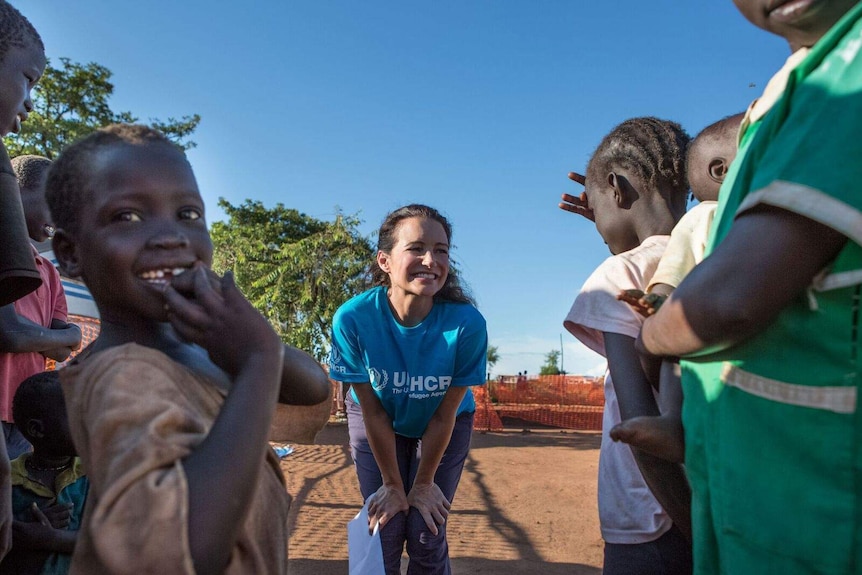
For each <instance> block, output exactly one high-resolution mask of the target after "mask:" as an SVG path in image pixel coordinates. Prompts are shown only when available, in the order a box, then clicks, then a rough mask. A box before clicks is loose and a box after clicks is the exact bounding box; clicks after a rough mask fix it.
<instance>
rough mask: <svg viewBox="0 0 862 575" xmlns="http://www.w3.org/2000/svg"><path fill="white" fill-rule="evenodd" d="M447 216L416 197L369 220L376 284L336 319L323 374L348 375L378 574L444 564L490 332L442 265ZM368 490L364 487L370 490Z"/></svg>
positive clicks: (354, 448) (351, 422) (430, 570)
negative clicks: (376, 221)
mask: <svg viewBox="0 0 862 575" xmlns="http://www.w3.org/2000/svg"><path fill="white" fill-rule="evenodd" d="M451 236H452V228H451V226H450V225H449V222H448V221H447V220H446V218H444V217H443V216H442V215H441V214H440V213H439V212H438V211H437V210H435V209H433V208H430V207H428V206H423V205H418V204H413V205H409V206H405V207H403V208H400V209H397V210H395V211H394V212H392V213H390V214H389V215H388V216H386V219H385V220H384V221H383V224H382V225H381V226H380V230H379V232H378V242H377V259H376V261H375V262H374V264H373V265H372V282H373V285H374V286H375V287H373V288H371V289H370V290H368V291H366V292H364V293H361V294H359V295H357V296H355V297H353V298H352V299H350V300H349V301H348V302H347V303H345V304H344V305H342V306H341V308H339V310H338V311H337V312H336V314H335V318H334V320H333V336H332V354H331V365H330V377H332V378H333V379H335V380H338V381H341V382H344V383H349V384H351V385H352V390H351V392H350V394H349V395H348V397H347V398H346V401H345V403H346V409H347V421H348V427H349V432H350V447H351V452H352V455H353V461H354V463H355V464H356V473H357V475H358V476H359V487H360V490H361V491H362V496H363V498H365V499H366V500H368V515H369V520H370V521H371V522H372V524H373V523H374V522H376V521H379V522H380V536H381V542H382V544H383V560H384V564H385V565H386V573H387V575H394V574H399V573H400V572H401V553H402V551H403V549H404V543H405V542H406V543H407V553H408V555H409V556H410V562H411V563H410V565H411V566H410V573H415V574H446V575H448V574H449V573H451V568H450V565H449V547H448V544H447V542H446V518H447V516H448V515H449V509H450V505H451V502H452V498H453V496H454V495H455V489H456V488H457V486H458V481H459V480H460V478H461V470H462V469H463V467H464V461H465V459H466V458H467V452H468V451H469V448H470V435H471V433H472V430H473V412H474V411H475V404H474V402H473V394H472V393H471V392H470V386H472V385H482V384H484V383H485V358H486V353H487V347H488V334H487V331H486V328H485V319H484V318H483V317H482V315H481V314H480V313H479V312H478V310H477V309H476V308H475V307H474V306H473V302H472V300H471V298H470V297H469V296H467V295H466V294H465V293H464V291H463V289H462V288H461V286H460V285H459V282H458V277H457V275H456V273H455V270H452V269H450V267H449V246H450V241H451ZM369 498H370V499H369Z"/></svg>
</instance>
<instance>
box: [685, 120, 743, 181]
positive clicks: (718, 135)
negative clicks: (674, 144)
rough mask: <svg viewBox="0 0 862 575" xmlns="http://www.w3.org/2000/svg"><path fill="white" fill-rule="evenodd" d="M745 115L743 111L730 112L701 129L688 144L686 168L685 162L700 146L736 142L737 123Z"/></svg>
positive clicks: (738, 123) (694, 154)
mask: <svg viewBox="0 0 862 575" xmlns="http://www.w3.org/2000/svg"><path fill="white" fill-rule="evenodd" d="M744 117H745V112H739V113H737V114H732V115H730V116H727V117H725V118H722V119H721V120H719V121H717V122H714V123H712V124H710V125H709V126H707V127H706V128H704V129H703V130H701V131H700V132H699V133H698V134H697V136H695V137H694V139H693V140H692V141H691V142H689V144H688V154H687V157H686V169H688V168H690V167H691V166H689V165H688V164H687V162H688V161H690V160H691V159H692V158H693V157H695V156H696V155H697V153H698V152H699V151H700V148H703V147H705V146H707V145H708V144H710V145H713V144H716V143H719V144H720V143H722V142H729V143H734V144H735V143H736V139H737V133H738V132H739V125H740V124H741V123H742V120H743V118H744Z"/></svg>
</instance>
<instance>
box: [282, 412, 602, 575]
mask: <svg viewBox="0 0 862 575" xmlns="http://www.w3.org/2000/svg"><path fill="white" fill-rule="evenodd" d="M599 442H600V435H599V433H596V432H576V431H560V430H547V429H542V430H533V431H530V432H521V431H520V430H519V429H515V430H512V431H506V432H502V433H478V432H476V433H474V434H473V444H472V448H471V450H470V455H469V457H468V458H467V463H466V466H465V468H464V473H463V475H462V477H461V484H460V486H459V487H458V492H457V495H456V496H455V501H454V502H453V505H452V511H453V513H452V514H451V515H450V516H449V527H448V530H449V531H448V533H449V547H450V557H451V558H452V570H453V572H454V573H455V574H458V575H472V574H474V573H484V574H494V573H506V574H542V575H563V574H566V575H582V574H583V575H586V574H589V575H598V574H599V573H601V564H602V540H601V536H600V533H599V521H598V511H597V509H596V474H597V465H598V457H599ZM295 447H296V451H295V452H294V453H292V454H291V455H289V456H287V457H286V458H285V459H284V460H283V463H282V468H283V469H284V471H285V475H286V477H287V485H288V491H289V492H290V494H291V496H293V506H292V509H291V526H290V529H291V537H290V573H291V575H346V574H347V572H348V566H347V522H348V521H350V520H351V519H352V518H353V517H354V516H355V515H356V513H357V512H358V511H359V508H360V507H361V501H362V497H361V495H360V494H359V488H358V483H357V480H356V474H355V473H354V471H353V466H352V462H351V460H350V454H349V451H348V439H347V426H346V425H345V424H329V425H327V426H326V428H324V430H323V431H322V432H321V433H320V434H319V435H318V437H317V441H316V443H315V445H296V446H295ZM404 564H405V565H406V559H405V563H404Z"/></svg>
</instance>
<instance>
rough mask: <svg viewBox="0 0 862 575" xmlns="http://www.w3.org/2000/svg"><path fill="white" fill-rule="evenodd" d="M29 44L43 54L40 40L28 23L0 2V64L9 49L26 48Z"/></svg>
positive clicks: (4, 3) (7, 4)
mask: <svg viewBox="0 0 862 575" xmlns="http://www.w3.org/2000/svg"><path fill="white" fill-rule="evenodd" d="M31 43H35V45H36V46H37V47H38V48H39V49H40V50H42V52H45V45H44V44H43V43H42V38H41V37H40V36H39V33H38V32H36V28H34V27H33V25H32V24H31V23H30V21H29V20H27V18H26V17H24V15H23V14H21V12H19V11H18V10H17V9H16V8H15V7H14V6H12V5H11V4H9V3H8V2H6V0H0V62H2V61H3V59H4V58H6V54H7V53H8V52H9V49H10V48H13V47H14V48H26V47H27V46H29V45H30V44H31Z"/></svg>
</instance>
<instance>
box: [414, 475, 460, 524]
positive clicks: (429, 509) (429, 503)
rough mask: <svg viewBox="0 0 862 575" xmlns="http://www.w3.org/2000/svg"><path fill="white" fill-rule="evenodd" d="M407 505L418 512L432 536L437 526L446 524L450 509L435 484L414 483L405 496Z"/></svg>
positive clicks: (447, 501) (449, 505) (446, 500)
mask: <svg viewBox="0 0 862 575" xmlns="http://www.w3.org/2000/svg"><path fill="white" fill-rule="evenodd" d="M407 503H409V504H410V507H415V508H416V510H417V511H419V513H420V514H421V515H422V519H424V520H425V525H427V526H428V530H429V531H430V532H431V533H433V534H434V535H437V526H438V525H443V524H444V523H446V518H447V517H449V509H450V508H451V507H452V505H451V504H450V503H449V500H448V499H446V496H445V495H443V492H442V491H440V488H439V487H437V484H436V483H414V484H413V487H412V488H411V489H410V493H409V494H408V495H407Z"/></svg>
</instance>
